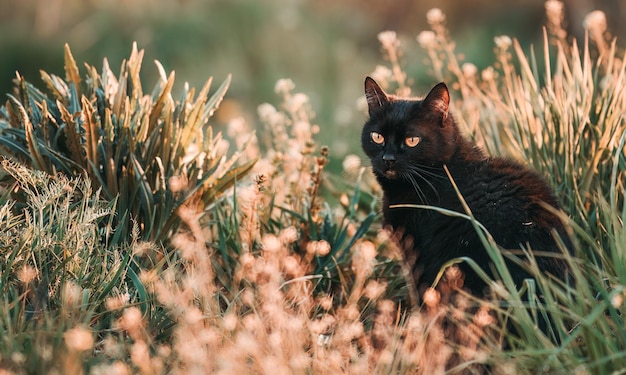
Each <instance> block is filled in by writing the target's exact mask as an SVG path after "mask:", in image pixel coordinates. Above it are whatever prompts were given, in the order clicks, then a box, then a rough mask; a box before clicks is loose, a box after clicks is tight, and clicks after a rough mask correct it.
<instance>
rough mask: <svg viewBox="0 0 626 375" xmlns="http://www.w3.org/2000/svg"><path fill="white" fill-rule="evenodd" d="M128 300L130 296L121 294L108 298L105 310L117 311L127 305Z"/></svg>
mask: <svg viewBox="0 0 626 375" xmlns="http://www.w3.org/2000/svg"><path fill="white" fill-rule="evenodd" d="M129 300H130V294H128V293H123V294H120V295H118V296H115V297H109V298H107V299H106V301H105V306H106V308H107V310H118V309H121V308H122V307H124V306H126V305H127V304H128V301H129Z"/></svg>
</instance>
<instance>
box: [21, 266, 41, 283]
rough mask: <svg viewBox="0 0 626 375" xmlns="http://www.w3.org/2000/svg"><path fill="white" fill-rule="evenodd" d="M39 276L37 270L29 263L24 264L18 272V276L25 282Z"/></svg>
mask: <svg viewBox="0 0 626 375" xmlns="http://www.w3.org/2000/svg"><path fill="white" fill-rule="evenodd" d="M36 277H37V270H35V269H34V268H33V267H31V266H29V265H24V266H23V267H22V268H21V269H20V270H19V271H18V272H17V278H18V279H19V280H20V281H21V282H22V283H24V284H28V283H30V282H31V281H33V280H35V278H36Z"/></svg>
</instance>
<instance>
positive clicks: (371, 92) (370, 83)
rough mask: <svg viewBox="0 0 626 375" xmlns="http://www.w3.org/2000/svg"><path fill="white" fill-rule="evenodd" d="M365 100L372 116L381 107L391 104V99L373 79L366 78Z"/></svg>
mask: <svg viewBox="0 0 626 375" xmlns="http://www.w3.org/2000/svg"><path fill="white" fill-rule="evenodd" d="M365 99H367V108H368V109H369V114H370V116H371V115H372V113H373V112H375V111H376V110H377V109H379V108H380V107H382V106H384V105H385V104H387V103H389V98H388V97H387V94H385V91H383V89H381V88H380V86H378V83H376V81H374V79H373V78H372V77H366V78H365Z"/></svg>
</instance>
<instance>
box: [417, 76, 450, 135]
mask: <svg viewBox="0 0 626 375" xmlns="http://www.w3.org/2000/svg"><path fill="white" fill-rule="evenodd" d="M422 105H423V106H424V107H426V108H429V109H430V110H431V111H433V112H434V113H437V114H439V115H440V116H441V126H443V124H444V122H445V121H446V119H447V118H448V108H449V106H450V92H448V86H446V84H445V83H443V82H440V83H438V84H437V85H435V87H433V88H432V90H430V92H429V93H428V95H426V98H425V99H424V101H423V102H422Z"/></svg>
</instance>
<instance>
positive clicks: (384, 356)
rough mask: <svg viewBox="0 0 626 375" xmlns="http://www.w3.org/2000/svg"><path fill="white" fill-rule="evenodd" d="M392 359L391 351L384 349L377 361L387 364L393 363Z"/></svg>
mask: <svg viewBox="0 0 626 375" xmlns="http://www.w3.org/2000/svg"><path fill="white" fill-rule="evenodd" d="M393 359H394V358H393V353H392V352H391V351H390V350H388V349H385V350H383V351H382V352H381V353H380V355H379V356H378V363H380V364H381V365H385V366H389V365H391V364H392V363H393Z"/></svg>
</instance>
